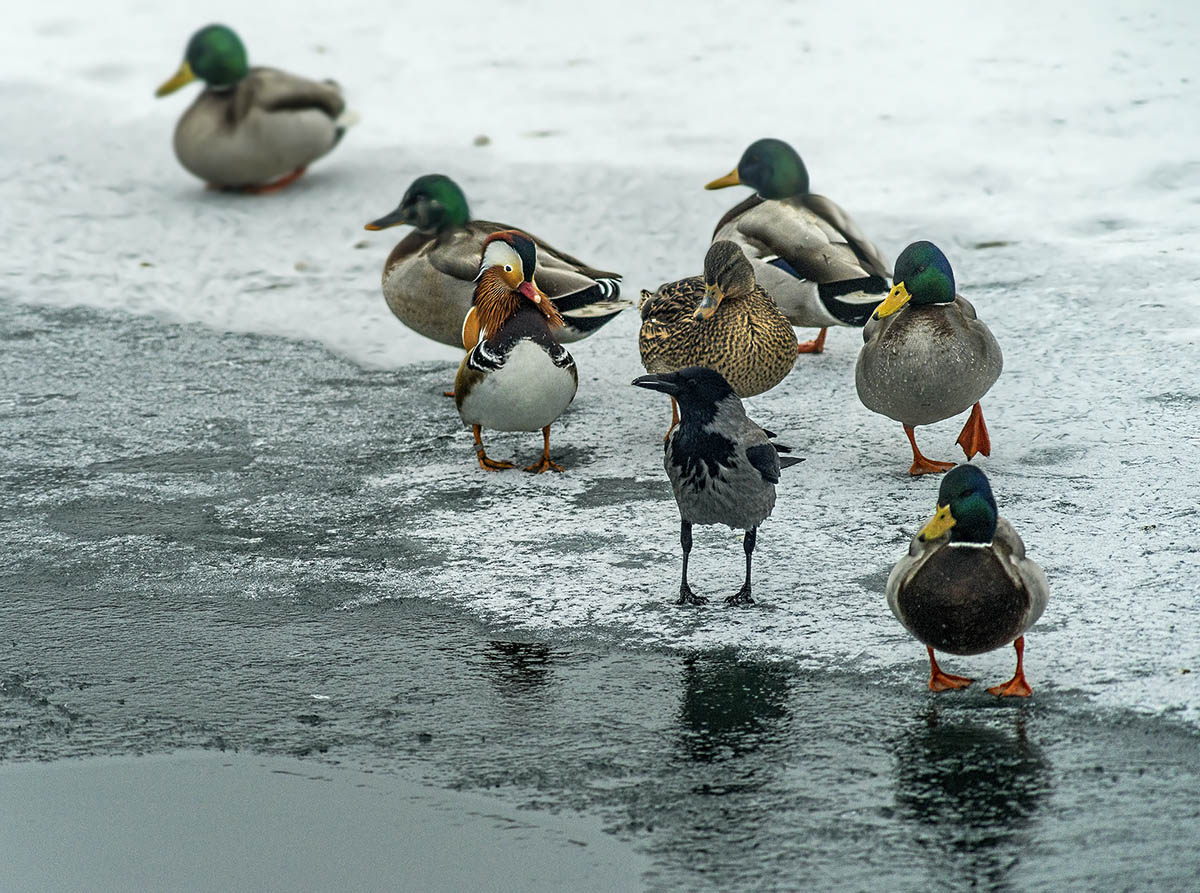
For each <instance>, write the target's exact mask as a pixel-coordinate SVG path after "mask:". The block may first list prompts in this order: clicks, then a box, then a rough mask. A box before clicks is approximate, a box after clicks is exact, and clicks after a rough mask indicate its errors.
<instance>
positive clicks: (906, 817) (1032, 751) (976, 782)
mask: <svg viewBox="0 0 1200 893" xmlns="http://www.w3.org/2000/svg"><path fill="white" fill-rule="evenodd" d="M1006 719H1007V717H1006ZM1025 726H1026V712H1025V711H1024V710H1018V711H1017V713H1016V715H1015V717H1013V718H1012V729H1011V731H1009V730H1006V729H1003V728H999V727H996V726H992V725H983V724H982V723H976V722H963V721H960V720H958V719H957V718H956V719H954V720H948V719H946V718H944V717H942V716H939V713H938V710H937V708H936V707H931V708H929V710H928V711H927V712H925V713H924V714H922V716H921V717H920V718H919V719H918V721H917V722H916V723H914V725H913V727H912V728H911V729H909V730H908V731H907V732H906V733H905V735H904V737H903V738H902V739H901V741H900V744H899V747H898V748H897V751H896V805H897V807H898V811H899V818H900V819H901V820H902V821H906V823H911V824H912V825H914V826H915V827H914V828H910V830H911V831H912V832H913V837H914V838H915V839H916V840H917V841H918V842H919V843H920V844H921V846H922V847H924V848H925V849H927V850H928V851H929V852H930V854H931V856H932V858H933V866H932V871H931V874H932V876H934V877H939V878H955V879H956V881H957V882H961V883H963V884H964V885H966V886H984V887H989V888H991V887H996V886H1004V885H1005V884H1006V881H1005V876H1006V875H1007V874H1008V873H1009V872H1010V871H1011V870H1012V868H1013V867H1015V866H1016V865H1017V863H1018V861H1019V857H1020V853H1021V851H1022V849H1024V848H1025V847H1026V846H1027V845H1028V843H1029V841H1030V840H1031V839H1032V836H1033V833H1032V830H1031V829H1030V826H1031V825H1032V823H1033V821H1034V816H1035V814H1036V813H1037V811H1038V809H1039V808H1040V807H1041V804H1042V801H1043V800H1044V799H1045V797H1046V795H1047V793H1048V792H1049V790H1050V783H1051V772H1050V766H1049V764H1048V763H1047V761H1046V759H1045V758H1044V757H1043V756H1042V754H1041V753H1040V751H1039V750H1038V748H1037V747H1036V746H1034V745H1032V744H1030V743H1029V741H1028V740H1027V735H1026V728H1025Z"/></svg>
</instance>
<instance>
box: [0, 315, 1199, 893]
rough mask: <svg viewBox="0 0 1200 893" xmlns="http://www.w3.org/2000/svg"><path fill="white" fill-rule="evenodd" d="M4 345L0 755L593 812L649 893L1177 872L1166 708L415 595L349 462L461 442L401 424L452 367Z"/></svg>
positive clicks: (129, 346)
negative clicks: (209, 752)
mask: <svg viewBox="0 0 1200 893" xmlns="http://www.w3.org/2000/svg"><path fill="white" fill-rule="evenodd" d="M0 339H2V341H0V344H2V347H3V352H2V354H0V370H3V374H4V381H5V385H4V393H3V395H2V396H3V404H2V405H0V410H2V415H0V434H2V438H3V454H4V464H3V468H2V473H3V490H4V499H3V517H2V524H3V535H4V539H5V542H6V544H7V545H6V553H7V560H6V561H5V562H4V564H3V567H2V568H0V589H2V590H3V592H4V597H3V598H2V599H0V759H3V760H5V761H19V760H32V759H56V758H61V757H68V756H75V755H84V754H118V753H130V752H139V753H143V752H161V751H170V750H172V749H177V748H196V747H201V748H212V749H225V750H238V751H242V752H252V753H267V754H288V755H295V756H299V757H302V758H304V759H306V760H311V761H313V763H314V765H320V764H325V763H337V764H341V765H345V766H352V767H359V768H370V769H374V770H376V771H379V770H382V771H388V772H394V773H397V774H399V775H402V776H405V777H409V778H412V779H418V780H425V781H427V782H430V783H433V784H435V785H438V786H443V787H450V788H457V789H462V790H466V791H472V792H489V793H491V794H493V795H496V796H499V797H501V798H503V799H504V800H506V801H508V802H510V803H512V804H516V805H529V806H537V807H539V808H541V809H545V810H550V811H572V810H578V811H583V812H585V813H589V814H593V815H599V816H600V817H601V818H602V820H603V822H604V824H605V827H606V828H608V829H609V830H610V831H611V832H612V834H614V835H616V836H617V837H619V838H620V839H621V840H623V841H626V842H628V844H629V845H630V846H632V847H636V848H637V849H638V850H640V851H643V852H645V853H646V854H648V855H649V856H650V858H651V860H652V863H653V868H652V870H651V871H650V872H649V873H648V874H647V875H646V876H645V878H644V880H645V883H646V885H647V886H648V887H651V888H661V889H667V888H674V889H712V890H762V889H789V888H841V889H868V888H872V889H881V888H886V889H912V890H916V889H922V890H924V889H930V888H933V889H961V888H968V887H982V888H988V889H1005V888H1012V889H1051V888H1053V889H1062V888H1064V887H1068V886H1071V887H1075V888H1082V887H1090V888H1104V889H1189V888H1190V889H1197V888H1200V880H1198V873H1197V862H1198V860H1197V855H1196V854H1197V852H1200V759H1198V756H1200V736H1197V734H1195V732H1194V731H1192V730H1190V729H1188V728H1185V727H1182V726H1179V725H1176V724H1173V723H1171V722H1169V721H1165V720H1154V719H1145V718H1138V717H1134V716H1131V715H1128V714H1118V713H1112V714H1103V713H1098V712H1097V711H1095V710H1094V709H1093V708H1092V707H1091V706H1090V705H1089V703H1088V702H1086V701H1084V700H1082V699H1081V698H1076V697H1073V696H1071V695H1067V694H1050V695H1046V694H1043V695H1042V696H1039V697H1035V698H1034V699H1033V700H1032V701H1031V702H1028V703H1020V704H1014V703H1011V702H997V701H996V700H994V699H993V698H991V697H990V696H988V695H987V694H986V693H985V692H984V691H982V687H980V690H977V691H972V692H969V693H964V694H962V695H960V696H947V697H940V698H939V697H934V696H932V695H930V694H928V693H926V692H925V691H924V690H923V688H922V685H921V680H919V679H916V678H914V679H911V680H907V681H906V683H905V684H904V685H898V684H896V682H895V680H894V679H893V678H889V679H887V680H882V681H881V680H875V679H872V678H870V677H868V676H865V675H863V674H861V673H859V674H856V673H853V672H846V673H844V674H830V673H828V672H818V671H814V670H811V669H803V670H802V669H800V668H799V667H798V666H796V665H795V664H794V663H793V662H790V661H782V660H774V659H769V658H766V657H764V656H762V655H755V654H751V653H744V652H741V651H738V650H733V649H730V650H721V651H707V652H699V653H685V652H672V651H666V650H647V649H638V648H634V647H630V646H628V645H623V644H622V643H621V642H620V641H619V640H618V639H616V637H614V635H613V634H612V631H611V630H599V629H589V628H587V626H586V625H584V626H581V627H580V628H578V629H576V630H574V631H572V632H570V633H562V634H557V635H555V636H549V635H548V636H545V637H543V638H542V640H536V639H534V638H533V637H531V636H530V635H529V634H528V633H522V632H520V631H517V630H513V629H511V628H505V627H502V626H498V625H495V624H489V623H487V622H486V621H485V619H482V618H480V617H477V616H473V615H471V614H469V613H467V612H466V611H465V610H464V609H463V608H462V607H458V606H457V605H458V604H460V601H459V600H456V599H454V598H453V597H452V596H453V595H454V594H453V593H447V592H443V591H438V590H437V589H436V588H433V587H431V588H430V589H428V590H422V589H419V588H417V587H415V586H414V585H413V583H412V582H411V581H413V580H420V579H421V573H422V571H424V570H427V569H428V570H432V569H438V568H443V567H444V565H445V563H446V562H447V561H448V560H451V559H452V558H453V557H454V556H447V555H442V554H436V553H434V552H432V551H430V550H429V549H427V548H422V547H420V546H418V545H416V544H415V543H414V542H413V541H412V539H410V538H409V537H408V536H407V535H406V531H407V530H412V529H416V528H419V526H420V525H421V523H422V514H423V513H422V511H420V510H417V511H414V510H413V509H412V508H411V507H407V508H405V509H404V510H403V511H401V510H398V509H396V508H394V507H393V506H392V505H390V504H389V501H388V500H387V499H386V498H384V497H383V496H381V495H379V494H378V491H377V490H373V489H372V488H371V487H368V486H365V484H364V481H366V479H367V478H368V477H371V476H378V475H385V474H389V473H394V472H396V471H398V470H400V469H402V468H403V466H404V464H405V463H406V462H407V461H413V460H415V459H418V458H419V457H420V456H421V455H423V454H425V453H426V452H427V451H430V450H445V449H451V448H454V449H457V448H458V447H459V446H461V444H458V445H454V441H453V439H452V438H451V437H450V435H449V434H447V435H446V436H440V435H439V436H425V435H424V434H422V433H420V432H422V431H425V430H430V429H431V428H435V429H438V430H442V429H445V428H446V426H445V425H444V424H441V422H438V423H437V424H436V425H430V424H426V423H427V422H429V420H430V418H431V416H432V414H434V413H437V414H439V418H440V416H441V415H444V412H445V409H446V408H445V407H443V406H441V405H439V404H438V403H437V402H436V401H434V400H432V399H430V398H429V394H431V393H434V392H435V391H436V390H438V389H440V388H441V387H442V386H443V385H444V384H445V382H446V381H447V380H448V375H449V369H448V368H447V367H446V366H443V365H438V366H433V367H427V368H420V369H417V370H416V371H413V370H412V369H406V370H400V371H389V372H373V371H364V370H362V369H360V368H358V367H356V366H354V365H353V364H351V363H348V362H346V361H343V360H340V359H338V358H335V357H333V356H331V355H330V354H328V353H327V352H325V351H324V350H322V349H320V348H317V347H315V346H312V345H307V344H303V343H295V342H289V341H285V340H280V339H268V338H260V337H252V336H237V335H219V334H215V333H212V332H210V331H207V330H204V329H200V328H194V327H179V326H173V325H169V324H164V323H160V322H156V321H154V320H150V319H146V318H134V317H127V316H121V315H113V314H108V313H101V312H95V311H89V310H82V309H72V310H55V309H35V308H30V307H24V306H19V305H13V304H11V303H0ZM568 457H569V453H568ZM468 458H469V457H468V455H467V454H466V453H464V461H467V460H468ZM632 485H633V482H631V486H632ZM431 498H433V497H431ZM438 498H440V499H442V500H444V502H443V504H441V505H439V506H438V508H439V509H445V508H446V507H447V504H453V503H454V501H455V500H458V501H461V502H462V503H463V506H464V508H465V507H466V506H467V505H468V504H469V502H470V499H471V494H470V492H460V491H454V490H449V491H447V492H446V493H444V495H443V496H441V497H438ZM587 559H588V556H587V553H586V551H585V550H583V549H581V550H580V554H579V560H580V563H581V566H586V561H587ZM438 579H444V575H441V576H439V577H438ZM398 580H405V581H408V582H407V583H406V584H405V586H404V587H403V588H402V587H400V586H399V585H398V584H397V581H398ZM461 585H462V586H463V587H471V586H475V585H483V584H481V583H480V581H479V580H477V579H473V578H472V577H471V576H470V575H464V576H463V577H462V581H461ZM487 585H502V582H501V583H497V582H496V581H489V582H488V584H487ZM1034 684H1035V686H1036V685H1037V682H1036V679H1035V680H1034ZM516 880H517V882H515V883H514V888H519V886H520V885H519V879H516Z"/></svg>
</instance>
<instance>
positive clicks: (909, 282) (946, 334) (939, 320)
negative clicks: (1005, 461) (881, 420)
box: [854, 242, 1004, 475]
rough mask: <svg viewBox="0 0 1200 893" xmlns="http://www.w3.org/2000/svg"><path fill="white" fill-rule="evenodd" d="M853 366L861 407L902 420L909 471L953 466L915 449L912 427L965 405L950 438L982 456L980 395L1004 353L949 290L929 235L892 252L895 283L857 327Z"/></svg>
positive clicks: (946, 265)
mask: <svg viewBox="0 0 1200 893" xmlns="http://www.w3.org/2000/svg"><path fill="white" fill-rule="evenodd" d="M863 341H864V342H865V343H864V344H863V347H862V350H861V351H860V352H859V354H858V364H857V366H856V368H855V372H854V377H855V383H856V384H857V386H858V397H859V399H860V400H862V403H863V405H864V406H866V407H867V409H870V410H872V411H873V412H878V413H880V414H882V415H885V416H887V417H888V418H892V419H895V420H896V421H898V422H900V423H901V424H902V425H903V426H904V433H905V434H907V435H908V442H909V444H911V446H912V453H913V464H912V467H911V468H909V470H908V472H909V474H913V475H917V474H931V473H938V472H942V471H946V470H948V469H951V468H953V467H954V463H953V462H937V461H934V460H932V459H927V458H925V456H923V455H921V451H920V450H919V449H918V448H917V440H916V436H915V435H914V433H913V428H914V427H915V426H917V425H931V424H933V423H934V422H940V421H942V420H943V419H948V418H950V417H951V416H955V415H958V414H959V413H960V412H963V411H964V410H966V409H970V410H971V415H970V417H969V418H968V419H967V423H966V424H965V425H964V426H963V429H962V433H961V434H959V435H958V443H959V444H960V445H961V446H962V448H963V452H964V453H966V456H967V458H968V459H970V458H972V457H973V456H975V455H976V454H977V453H982V454H983V455H985V456H990V455H991V451H992V444H991V439H990V438H989V437H988V430H987V425H986V424H984V421H983V409H982V408H981V407H980V405H979V401H980V399H981V398H982V397H983V395H984V394H986V393H987V392H988V389H989V388H991V386H992V385H993V384H995V382H996V379H997V378H999V377H1000V370H1001V369H1002V368H1003V367H1004V355H1003V354H1002V353H1001V352H1000V345H999V344H997V343H996V339H995V338H993V337H992V333H991V331H990V330H989V329H988V327H987V326H986V325H984V324H983V322H982V321H981V320H979V319H977V318H976V315H975V308H974V307H973V306H971V304H970V303H969V302H968V301H966V300H964V299H963V298H962V297H959V296H958V295H957V294H956V292H955V290H954V271H953V270H952V269H951V268H950V261H948V260H946V255H944V254H942V252H941V250H940V249H939V248H938V247H937V246H936V245H934V244H933V243H932V242H913V243H912V244H911V245H909V246H908V247H907V248H905V249H904V251H902V252H901V253H900V257H899V258H897V259H896V284H895V286H894V287H893V288H892V290H891V292H890V293H889V294H888V296H887V299H886V300H885V301H884V302H883V303H882V304H880V305H879V307H878V309H876V311H875V313H874V314H873V315H872V317H871V320H870V322H868V323H867V326H866V328H865V329H863Z"/></svg>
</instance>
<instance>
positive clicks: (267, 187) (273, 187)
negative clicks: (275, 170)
mask: <svg viewBox="0 0 1200 893" xmlns="http://www.w3.org/2000/svg"><path fill="white" fill-rule="evenodd" d="M306 170H308V165H304V166H303V167H298V168H296V169H295V170H294V171H292V172H291V173H290V174H287V175H285V176H283V177H280V178H279V179H278V180H275V181H274V182H271V183H264V184H263V185H262V186H242V187H239V189H238V192H243V193H245V194H246V195H265V194H266V193H268V192H278V191H279V190H280V189H283V188H284V187H285V186H291V185H292V184H293V183H295V182H296V181H297V180H299V179H300V178H301V177H303V176H304V172H305V171H306Z"/></svg>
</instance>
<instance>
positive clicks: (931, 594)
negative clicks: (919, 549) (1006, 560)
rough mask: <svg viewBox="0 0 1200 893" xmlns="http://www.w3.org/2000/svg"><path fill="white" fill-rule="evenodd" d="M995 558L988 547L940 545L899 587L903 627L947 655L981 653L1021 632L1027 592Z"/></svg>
mask: <svg viewBox="0 0 1200 893" xmlns="http://www.w3.org/2000/svg"><path fill="white" fill-rule="evenodd" d="M1000 560H1001V559H1000V557H999V556H998V555H997V554H996V553H995V551H994V550H993V549H992V548H990V547H985V548H972V547H969V546H966V547H964V546H950V545H946V546H943V547H942V548H941V549H939V550H938V551H937V552H935V553H934V554H933V555H931V556H930V557H929V559H928V560H927V561H926V562H925V563H924V564H923V565H922V566H921V568H920V569H919V570H918V571H917V572H916V573H915V574H914V575H913V577H912V578H911V579H910V580H909V581H908V583H907V584H905V585H904V586H903V587H902V588H901V590H900V593H899V595H898V597H897V606H898V607H899V610H900V614H901V620H902V621H903V622H904V625H905V627H906V628H907V629H908V631H909V632H911V633H912V634H913V635H914V636H916V637H917V638H918V639H920V640H921V641H922V642H924V643H925V644H926V645H929V646H931V647H933V648H934V649H936V650H938V651H945V652H948V653H950V654H982V653H983V652H985V651H992V650H993V649H996V648H1000V647H1001V646H1004V645H1007V644H1008V643H1009V642H1011V641H1013V640H1014V639H1015V638H1016V637H1017V636H1019V635H1021V633H1022V632H1024V629H1025V619H1026V617H1027V616H1028V614H1029V606H1030V600H1029V593H1027V592H1026V591H1025V590H1024V588H1022V587H1021V586H1019V585H1018V583H1017V582H1016V581H1014V579H1013V578H1012V576H1010V575H1009V574H1008V573H1006V572H1005V570H1004V568H1003V567H1002V566H1001V564H1000Z"/></svg>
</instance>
